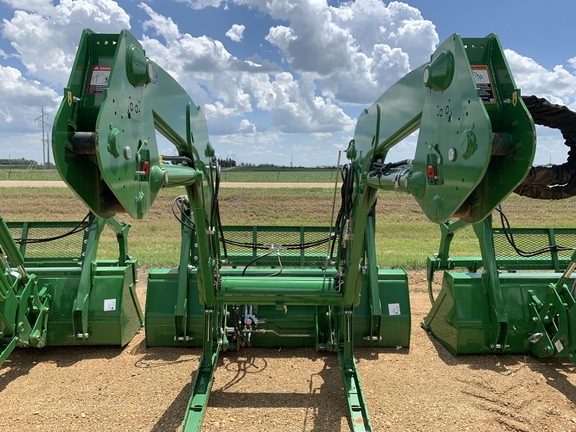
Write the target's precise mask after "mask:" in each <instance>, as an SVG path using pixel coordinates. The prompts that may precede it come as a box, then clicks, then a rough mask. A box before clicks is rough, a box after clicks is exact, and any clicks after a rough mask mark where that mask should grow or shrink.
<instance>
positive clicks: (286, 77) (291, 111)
mask: <svg viewBox="0 0 576 432" xmlns="http://www.w3.org/2000/svg"><path fill="white" fill-rule="evenodd" d="M141 7H142V9H144V11H145V12H147V13H149V14H150V15H151V16H152V17H154V19H152V20H151V21H150V23H149V25H148V27H147V29H148V30H150V31H154V34H155V35H157V36H160V37H163V38H164V39H165V40H166V44H163V43H162V42H160V41H159V40H158V39H155V38H153V37H151V36H148V35H144V36H143V45H144V48H145V49H146V53H147V55H148V56H149V57H150V58H151V59H153V60H156V61H157V62H158V63H159V65H160V66H162V67H163V68H164V69H166V70H167V71H168V72H169V73H171V74H172V75H173V76H174V77H175V79H176V80H177V81H179V82H180V83H181V84H182V85H183V86H184V88H186V89H187V90H188V91H189V92H190V94H191V95H194V98H195V99H196V98H199V101H196V103H198V102H200V105H201V106H202V107H203V109H204V112H205V114H206V117H207V118H208V120H209V125H210V130H211V132H212V133H215V132H217V133H227V132H228V133H232V132H235V131H237V123H236V122H226V121H225V120H224V119H223V117H242V116H243V115H244V114H246V113H250V112H252V111H253V110H254V109H256V108H258V109H259V110H263V111H266V112H268V113H269V115H270V118H271V120H272V123H273V126H274V128H276V129H277V130H280V131H283V132H296V131H298V132H306V131H327V130H337V131H338V130H350V129H351V128H352V120H351V119H350V118H349V117H348V116H347V115H346V114H345V113H344V111H343V110H342V108H341V107H339V106H338V105H337V104H336V103H335V102H333V101H332V100H331V99H329V98H325V97H322V96H319V95H318V94H317V93H318V88H317V87H316V85H315V83H314V82H313V81H312V80H311V79H309V78H307V77H302V78H297V77H294V76H293V75H292V74H291V73H289V72H280V69H279V67H278V66H273V67H271V65H270V64H269V63H266V62H261V63H256V62H255V61H254V60H247V61H241V60H239V59H238V58H237V57H235V56H233V55H232V54H230V53H229V52H228V51H227V50H226V48H225V47H224V45H223V44H222V43H221V42H220V41H217V40H213V39H211V38H209V37H206V36H201V37H193V36H192V35H190V34H188V33H181V34H180V33H179V32H178V37H177V38H174V37H166V35H164V33H163V32H164V31H165V26H163V25H159V24H158V23H164V22H165V20H161V19H158V17H157V14H156V12H154V11H153V10H152V9H150V8H149V7H148V6H145V7H144V6H141ZM168 32H169V33H170V34H172V35H175V34H176V33H177V32H176V31H174V29H172V27H169V28H168ZM247 72H249V73H247ZM255 127H256V128H258V126H257V125H255Z"/></svg>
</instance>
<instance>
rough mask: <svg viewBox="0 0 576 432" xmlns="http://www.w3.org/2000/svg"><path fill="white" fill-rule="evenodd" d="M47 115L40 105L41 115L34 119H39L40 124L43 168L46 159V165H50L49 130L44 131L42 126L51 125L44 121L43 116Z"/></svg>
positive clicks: (45, 166)
mask: <svg viewBox="0 0 576 432" xmlns="http://www.w3.org/2000/svg"><path fill="white" fill-rule="evenodd" d="M48 115H49V114H48V113H46V112H44V107H42V115H41V116H39V117H36V118H35V119H34V121H38V120H39V121H40V124H42V164H43V165H44V169H46V168H47V165H46V160H48V166H50V141H49V140H50V138H49V134H50V132H48V133H45V132H44V130H45V128H44V126H52V125H51V124H50V123H47V122H46V121H44V117H48Z"/></svg>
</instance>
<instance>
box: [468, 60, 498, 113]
mask: <svg viewBox="0 0 576 432" xmlns="http://www.w3.org/2000/svg"><path fill="white" fill-rule="evenodd" d="M472 75H474V81H475V82H476V86H477V87H478V88H479V89H480V99H482V102H484V103H489V104H493V103H496V98H495V96H494V88H493V87H492V81H491V80H490V74H489V73H488V66H472Z"/></svg>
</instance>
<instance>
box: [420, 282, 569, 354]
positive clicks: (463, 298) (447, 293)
mask: <svg viewBox="0 0 576 432" xmlns="http://www.w3.org/2000/svg"><path fill="white" fill-rule="evenodd" d="M559 277H560V274H558V273H503V274H501V275H500V276H499V283H500V287H501V290H502V295H503V298H504V304H505V305H506V313H507V316H508V322H509V331H508V338H507V345H508V346H507V347H505V350H504V352H508V353H531V352H532V350H531V348H530V344H529V343H528V340H529V338H530V337H531V336H532V335H533V334H535V333H536V332H537V325H536V324H535V322H533V321H532V319H531V318H532V316H531V314H530V308H529V305H530V303H531V302H532V301H533V300H532V297H531V292H533V293H535V294H536V295H537V296H538V297H540V298H545V295H546V291H547V286H548V284H550V283H555V282H556V281H557V280H558V279H559ZM573 281H574V278H572V279H570V282H571V283H572V282H573ZM490 307H491V305H490V302H489V300H488V296H487V295H486V293H485V290H484V286H483V281H482V275H481V274H478V273H453V272H444V277H443V281H442V290H441V291H440V294H439V295H438V297H437V299H436V301H435V303H434V305H433V307H432V309H431V310H430V312H429V313H428V315H427V316H426V318H425V319H424V326H425V328H427V329H429V330H430V331H431V332H432V334H433V335H434V337H436V338H437V339H438V340H439V341H440V342H441V343H442V345H443V346H444V347H445V348H446V349H447V350H448V351H450V353H452V354H453V355H457V354H481V353H493V352H494V347H493V346H491V345H490V332H491V328H492V322H491V319H490Z"/></svg>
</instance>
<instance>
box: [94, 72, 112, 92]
mask: <svg viewBox="0 0 576 432" xmlns="http://www.w3.org/2000/svg"><path fill="white" fill-rule="evenodd" d="M111 71H112V66H92V73H91V74H90V85H89V86H88V93H104V90H106V86H107V85H108V78H110V72H111Z"/></svg>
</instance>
